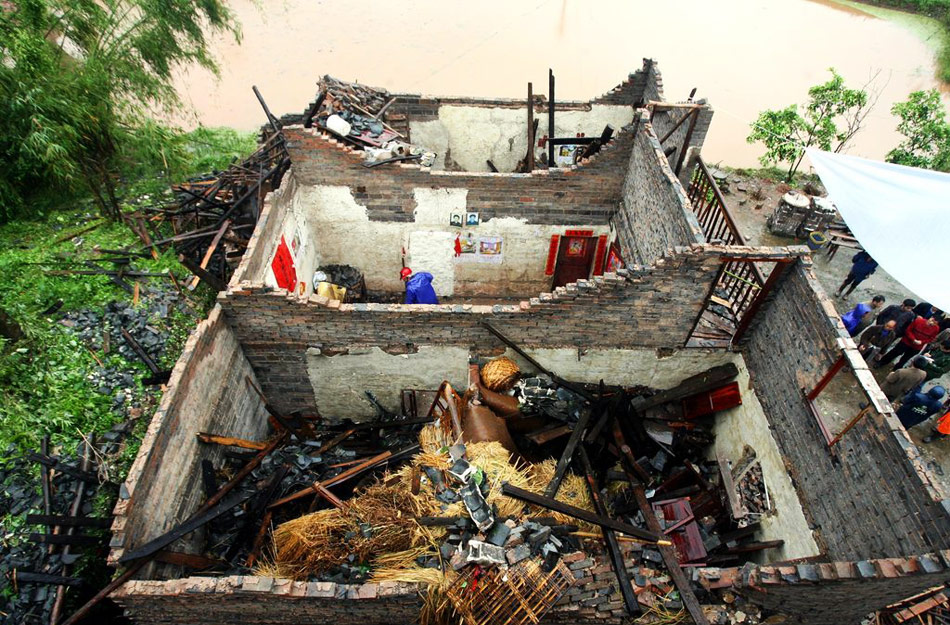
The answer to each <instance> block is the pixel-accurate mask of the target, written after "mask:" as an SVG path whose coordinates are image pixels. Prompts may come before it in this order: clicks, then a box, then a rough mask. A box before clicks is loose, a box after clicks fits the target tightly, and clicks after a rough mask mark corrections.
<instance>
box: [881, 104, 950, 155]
mask: <svg viewBox="0 0 950 625" xmlns="http://www.w3.org/2000/svg"><path fill="white" fill-rule="evenodd" d="M891 113H893V114H894V115H897V117H899V118H900V120H901V121H900V123H899V124H897V130H898V132H900V133H901V134H902V135H904V140H903V141H901V143H900V145H898V146H897V147H896V148H894V149H893V150H891V151H890V152H888V153H887V157H886V160H887V161H888V162H889V163H897V164H899V165H909V166H910V167H923V168H925V169H934V170H936V171H950V123H948V122H947V118H946V112H945V111H944V107H943V102H942V101H941V99H940V92H939V91H937V90H936V89H931V90H930V91H915V92H913V93H911V94H910V96H909V97H908V98H907V101H906V102H897V103H896V104H894V106H893V107H892V108H891Z"/></svg>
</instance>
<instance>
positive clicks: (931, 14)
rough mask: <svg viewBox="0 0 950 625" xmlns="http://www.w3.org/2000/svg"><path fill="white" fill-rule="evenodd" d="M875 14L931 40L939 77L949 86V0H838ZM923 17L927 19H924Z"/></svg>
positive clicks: (837, 0) (842, 3)
mask: <svg viewBox="0 0 950 625" xmlns="http://www.w3.org/2000/svg"><path fill="white" fill-rule="evenodd" d="M835 2H837V3H838V4H841V5H844V6H851V7H855V8H859V9H860V10H862V11H865V12H867V13H869V14H871V15H874V16H875V17H879V18H881V19H886V20H890V21H893V22H896V23H899V24H901V25H903V26H905V27H907V28H909V29H910V30H912V31H914V32H916V33H917V34H918V35H920V36H921V38H922V39H923V40H925V41H932V42H933V45H934V48H935V51H936V61H937V79H938V80H940V82H941V83H943V84H944V85H950V0H835ZM921 17H923V18H927V19H925V20H922V19H920V18H921Z"/></svg>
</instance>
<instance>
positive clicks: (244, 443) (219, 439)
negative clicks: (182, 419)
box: [195, 432, 267, 451]
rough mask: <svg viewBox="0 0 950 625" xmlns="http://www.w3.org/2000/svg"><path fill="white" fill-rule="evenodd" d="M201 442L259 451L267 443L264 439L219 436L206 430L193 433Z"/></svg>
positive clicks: (265, 446) (264, 447)
mask: <svg viewBox="0 0 950 625" xmlns="http://www.w3.org/2000/svg"><path fill="white" fill-rule="evenodd" d="M195 436H197V437H198V440H199V441H201V442H202V443H208V444H213V445H225V446H228V447H240V448H241V449H256V450H257V451H261V450H263V449H267V443H266V442H264V441H249V440H245V439H243V438H233V437H231V436H219V435H217V434H208V433H207V432H198V433H196V434H195Z"/></svg>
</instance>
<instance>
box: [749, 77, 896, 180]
mask: <svg viewBox="0 0 950 625" xmlns="http://www.w3.org/2000/svg"><path fill="white" fill-rule="evenodd" d="M829 71H830V72H831V79H830V80H829V81H828V82H826V83H823V84H820V85H815V86H814V87H812V88H810V89H809V90H808V103H807V104H805V106H804V107H803V110H802V111H799V107H798V105H797V104H792V105H790V106H788V107H786V108H784V109H780V110H777V111H762V112H761V113H759V117H758V119H756V120H755V121H754V122H753V123H752V132H751V134H749V136H748V137H747V138H746V141H748V142H749V143H756V142H758V141H761V142H762V143H763V144H764V145H765V154H764V155H762V157H760V158H759V162H761V163H762V165H763V166H765V167H771V166H776V165H778V163H788V165H789V167H788V172H787V173H786V175H785V179H786V180H787V181H789V182H791V181H792V180H793V179H794V177H795V173H796V172H797V171H798V167H799V166H800V165H801V163H802V158H804V156H805V148H809V147H813V146H814V147H818V148H820V149H822V150H826V151H834V152H840V151H841V150H842V149H844V147H845V146H846V145H847V144H848V143H849V142H850V141H851V139H853V138H854V136H855V135H856V134H857V133H858V131H860V130H861V127H862V125H863V123H864V120H865V118H866V117H867V116H868V113H869V112H870V111H871V109H872V108H873V106H874V104H875V102H876V99H877V97H876V94H875V95H874V96H873V97H869V96H868V92H867V89H866V87H867V85H865V88H862V89H851V88H848V87H847V86H845V84H844V78H842V77H841V75H840V74H838V72H836V71H835V69H834V68H830V69H829ZM872 80H873V79H872Z"/></svg>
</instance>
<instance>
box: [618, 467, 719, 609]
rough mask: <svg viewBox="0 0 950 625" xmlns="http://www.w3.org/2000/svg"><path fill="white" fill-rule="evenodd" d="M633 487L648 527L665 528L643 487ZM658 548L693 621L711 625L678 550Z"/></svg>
mask: <svg viewBox="0 0 950 625" xmlns="http://www.w3.org/2000/svg"><path fill="white" fill-rule="evenodd" d="M631 489H632V491H633V495H634V497H635V498H636V500H637V505H638V506H639V508H640V512H641V513H642V514H643V518H644V519H645V520H646V524H647V527H649V528H650V529H651V530H653V531H655V532H658V533H659V532H662V531H663V528H662V527H661V526H660V520H659V519H657V518H656V513H654V512H653V507H652V506H650V502H649V501H647V496H646V493H645V492H644V490H643V487H642V486H639V485H633V486H632V487H631ZM658 549H659V552H660V556H661V557H662V558H663V563H664V564H666V568H667V571H668V572H669V574H670V579H671V580H673V584H675V585H676V589H677V590H678V591H679V593H680V598H681V599H682V600H683V606H684V607H685V608H686V611H687V612H689V615H690V616H691V617H693V621H694V622H695V623H696V625H709V619H707V618H706V614H705V612H703V607H702V606H701V605H700V603H699V599H697V598H696V593H694V592H693V587H692V586H691V585H690V582H689V579H688V578H687V577H686V574H685V573H683V569H682V568H680V562H679V558H678V557H677V556H676V551H675V550H674V549H673V548H672V547H671V546H669V545H661V546H660V547H659V548H658Z"/></svg>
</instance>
